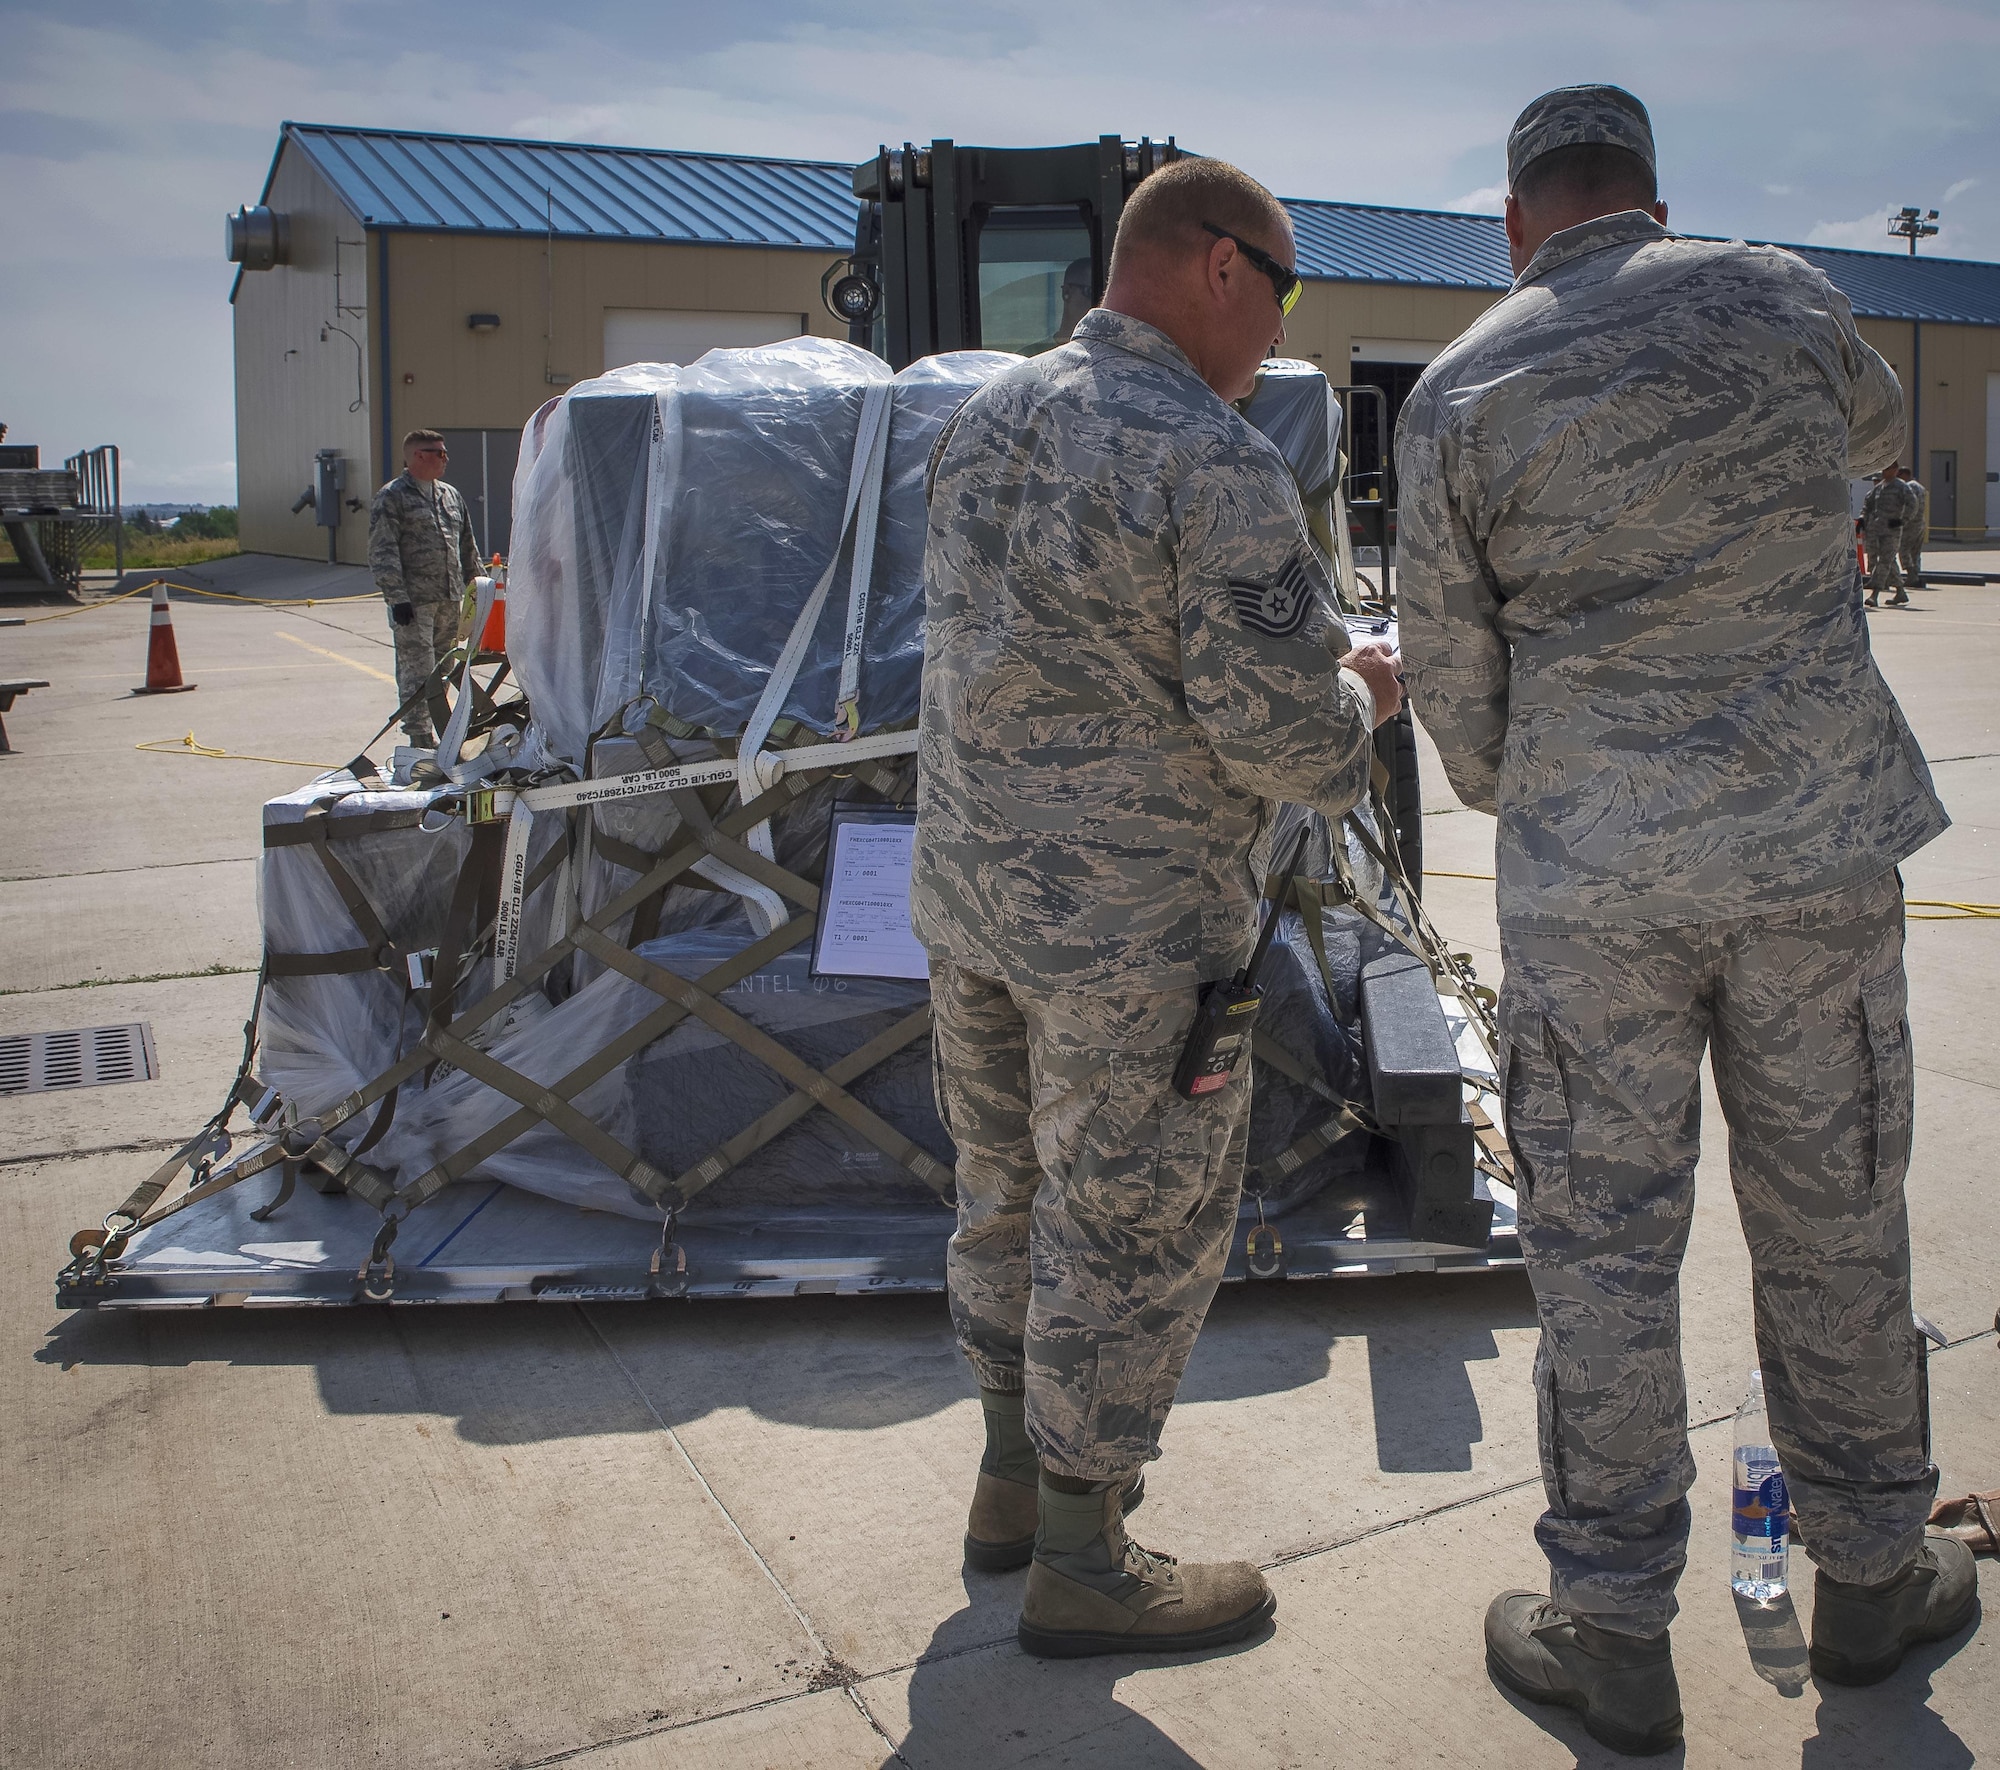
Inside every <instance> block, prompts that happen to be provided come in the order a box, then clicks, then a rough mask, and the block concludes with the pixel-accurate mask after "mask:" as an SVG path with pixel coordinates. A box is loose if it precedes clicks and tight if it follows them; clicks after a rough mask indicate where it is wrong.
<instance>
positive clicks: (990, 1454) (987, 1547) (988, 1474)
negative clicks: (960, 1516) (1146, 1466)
mask: <svg viewBox="0 0 2000 1770" xmlns="http://www.w3.org/2000/svg"><path fill="white" fill-rule="evenodd" d="M979 1406H980V1409H981V1411H982V1412H983V1413H984V1414H985V1416H986V1450H985V1454H984V1455H982V1456H981V1457H980V1459H979V1482H978V1485H977V1486H976V1487H975V1488H974V1489H973V1491H972V1512H971V1515H970V1516H969V1517H968V1518H967V1519H966V1524H965V1564H966V1566H968V1567H976V1568H978V1569H979V1570H980V1572H982V1573H1007V1572H1009V1571H1011V1570H1012V1569H1014V1568H1016V1567H1026V1566H1027V1565H1028V1563H1029V1561H1030V1560H1032V1559H1033V1557H1034V1553H1035V1527H1036V1525H1037V1524H1038V1523H1039V1522H1040V1520H1041V1507H1040V1504H1039V1502H1038V1499H1037V1495H1036V1484H1037V1483H1038V1482H1039V1480H1040V1478H1041V1472H1042V1466H1041V1462H1040V1460H1039V1459H1038V1458H1037V1457H1036V1455H1035V1447H1034V1445H1033V1444H1032V1443H1031V1442H1030V1441H1029V1438H1028V1422H1027V1415H1026V1410H1025V1406H1024V1401H1023V1397H1022V1394H1021V1391H1020V1390H1018V1389H982V1390H980V1392H979ZM1145 1497H1146V1474H1145V1471H1144V1470H1143V1469H1142V1470H1141V1471H1140V1472H1139V1473H1138V1474H1137V1475H1134V1476H1133V1477H1132V1481H1131V1484H1130V1485H1129V1486H1128V1487H1127V1488H1126V1489H1125V1499H1124V1509H1125V1511H1126V1512H1127V1513H1131V1512H1136V1511H1137V1510H1138V1509H1139V1506H1140V1504H1141V1503H1142V1502H1143V1501H1144V1500H1145Z"/></svg>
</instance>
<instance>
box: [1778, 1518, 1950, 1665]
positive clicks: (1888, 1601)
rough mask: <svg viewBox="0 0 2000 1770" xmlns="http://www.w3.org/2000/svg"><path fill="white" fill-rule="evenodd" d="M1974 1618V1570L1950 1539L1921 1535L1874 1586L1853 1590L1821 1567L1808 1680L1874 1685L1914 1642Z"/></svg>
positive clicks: (1936, 1637) (1816, 1585)
mask: <svg viewBox="0 0 2000 1770" xmlns="http://www.w3.org/2000/svg"><path fill="white" fill-rule="evenodd" d="M1978 1613H1979V1569H1978V1567H1977V1565H1976V1564H1975V1563H1974V1561H1973V1559H1972V1551H1971V1550H1970V1549H1969V1548H1967V1547H1966V1546H1965V1544H1963V1543H1961V1542H1959V1541H1957V1540H1956V1539H1955V1538H1952V1537H1949V1536H1945V1535H1943V1534H1941V1533H1939V1532H1936V1531H1932V1532H1928V1533H1926V1535H1925V1537H1924V1542H1923V1547H1922V1548H1920V1549H1919V1550H1918V1551H1917V1558H1916V1560H1915V1561H1913V1562H1912V1563H1911V1564H1910V1565H1909V1566H1908V1567H1906V1568H1904V1569H1903V1571H1902V1572H1901V1573H1899V1574H1898V1575H1897V1576H1896V1577H1895V1578H1894V1579H1892V1580H1889V1581H1887V1582H1886V1583H1884V1584H1882V1585H1879V1586H1851V1585H1848V1584H1847V1583H1846V1582H1845V1581H1844V1580H1837V1579H1834V1578H1832V1577H1830V1576H1829V1575H1828V1574H1827V1573H1826V1572H1825V1571H1824V1570H1823V1569H1822V1570H1821V1571H1820V1572H1819V1573H1818V1574H1816V1575H1815V1577H1814V1580H1813V1619H1812V1650H1811V1653H1810V1655H1809V1658H1810V1659H1811V1661H1812V1669H1813V1676H1814V1677H1815V1678H1824V1679H1826V1680H1827V1682H1828V1683H1830V1684H1879V1683H1881V1681H1882V1680H1883V1679H1884V1678H1886V1677H1888V1675H1889V1674H1890V1673H1891V1672H1893V1671H1894V1670H1895V1669H1896V1668H1897V1667H1898V1666H1899V1665H1901V1664H1902V1663H1903V1655H1904V1654H1905V1653H1906V1652H1907V1651H1908V1650H1909V1649H1910V1648H1912V1647H1914V1646H1915V1645H1916V1644H1917V1643H1918V1642H1919V1641H1942V1640H1944V1639H1945V1638H1946V1637H1947V1636H1949V1635H1955V1634H1957V1633H1958V1631H1959V1630H1960V1629H1962V1628H1964V1627H1965V1625H1966V1624H1967V1623H1969V1622H1970V1621H1972V1619H1973V1618H1974V1617H1975V1616H1976V1615H1978Z"/></svg>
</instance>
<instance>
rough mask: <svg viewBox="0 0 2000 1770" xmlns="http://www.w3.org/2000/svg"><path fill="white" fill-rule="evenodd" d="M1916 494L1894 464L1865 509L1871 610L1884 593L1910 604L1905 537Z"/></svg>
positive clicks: (1863, 522)
mask: <svg viewBox="0 0 2000 1770" xmlns="http://www.w3.org/2000/svg"><path fill="white" fill-rule="evenodd" d="M1916 508H1917V498H1916V494H1915V493H1914V492H1912V491H1911V490H1910V488H1909V487H1908V486H1907V485H1905V484H1904V483H1903V480H1902V476H1901V475H1900V474H1898V473H1897V471H1896V464H1895V463H1894V462H1893V461H1892V462H1890V463H1889V465H1888V466H1887V467H1886V468H1884V469H1883V470H1882V477H1881V478H1880V480H1878V481H1877V482H1876V483H1875V484H1874V485H1873V486H1871V487H1870V488H1869V490H1868V496H1867V498H1866V499H1864V500H1863V502H1862V505H1861V535H1862V540H1863V542H1864V543H1865V544H1866V546H1867V549H1868V606H1869V607H1870V608H1873V607H1875V606H1876V602H1877V599H1878V598H1879V597H1880V596H1881V594H1882V592H1883V591H1884V590H1894V591H1895V592H1896V594H1895V596H1894V598H1893V599H1892V600H1893V601H1895V602H1897V603H1906V602H1908V601H1909V600H1910V593H1909V590H1908V588H1907V587H1906V586H1905V584H1904V581H1903V533H1904V530H1905V529H1906V528H1907V527H1908V525H1909V521H1910V518H1911V517H1912V516H1913V515H1915V514H1916Z"/></svg>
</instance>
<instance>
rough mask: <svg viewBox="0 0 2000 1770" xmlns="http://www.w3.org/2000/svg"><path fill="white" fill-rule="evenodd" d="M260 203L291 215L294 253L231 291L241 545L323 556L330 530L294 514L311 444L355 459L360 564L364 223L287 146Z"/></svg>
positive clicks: (367, 293)
mask: <svg viewBox="0 0 2000 1770" xmlns="http://www.w3.org/2000/svg"><path fill="white" fill-rule="evenodd" d="M265 200H266V201H267V202H268V203H269V204H270V206H271V207H272V208H273V209H277V210H281V211H283V212H284V213H285V214H287V215H289V216H290V217H291V228H292V250H291V262H290V263H289V264H284V265H279V266H277V267H276V268H275V269H272V270H262V271H245V272H244V273H243V274H242V276H241V278H240V280H239V283H238V286H237V291H236V299H235V310H234V314H233V323H234V327H235V333H236V501H237V509H238V521H239V526H240V531H241V534H242V538H243V547H244V549H245V551H246V552H252V553H289V554H294V555H296V556H298V557H299V558H302V559H324V558H325V557H326V536H327V532H326V530H325V529H322V528H320V527H318V526H316V524H315V523H314V521H313V513H312V510H311V509H310V508H307V509H305V510H302V511H300V512H299V513H298V514H297V515H296V516H294V515H292V514H291V513H290V512H291V505H292V503H293V501H294V500H295V499H296V498H297V497H298V495H299V493H300V492H301V491H303V490H304V489H305V488H306V487H307V486H308V485H310V484H311V483H312V479H313V454H314V451H315V450H318V449H339V450H340V451H341V453H342V454H343V455H344V456H345V457H346V459H347V462H348V467H347V496H348V497H349V498H355V499H359V500H360V501H361V506H362V507H361V509H360V510H358V511H352V510H344V511H343V520H342V522H341V525H340V528H339V530H338V531H337V533H338V540H339V546H340V558H341V559H342V560H344V561H347V562H348V563H350V564H354V563H359V562H360V561H363V560H365V559H366V558H367V555H368V508H367V500H368V494H369V490H370V486H371V482H370V477H369V476H370V474H371V472H372V471H373V463H372V457H371V454H370V439H371V435H372V432H371V424H370V421H371V419H372V418H373V416H374V409H375V385H374V382H375V377H374V373H373V367H374V365H373V359H372V356H371V353H370V352H369V349H368V324H369V315H368V313H367V309H368V307H369V306H370V303H371V292H372V290H373V287H374V284H373V282H372V280H371V278H370V275H369V268H370V256H371V255H370V253H369V250H368V246H367V242H366V240H365V238H364V236H363V233H362V229H361V224H360V223H359V222H358V221H356V220H355V219H354V217H353V216H352V215H350V214H349V213H348V212H347V210H346V209H345V208H344V207H343V206H342V205H341V203H340V201H339V199H338V198H337V197H336V196H335V195H334V192H333V188H332V186H330V185H329V184H328V183H327V182H326V180H325V179H323V178H321V177H320V175H319V173H318V172H317V171H315V170H314V169H313V166H312V163H311V161H309V160H308V159H306V157H305V156H304V155H303V154H301V153H298V152H296V151H295V150H293V149H291V148H289V147H288V148H287V149H286V150H285V152H284V154H283V155H282V156H281V157H280V159H279V161H278V166H277V170H276V173H275V175H274V176H273V178H272V182H271V193H270V195H269V197H268V198H266V199H265ZM341 241H346V242H351V243H350V244H344V245H342V244H338V243H337V242H341ZM336 253H337V254H338V262H339V276H338V279H336V277H335V259H336ZM336 280H337V282H338V298H337V299H336ZM354 309H360V310H361V311H360V312H355V311H352V310H354ZM335 326H338V327H339V328H340V329H341V330H340V331H338V332H336V331H334V330H333V329H332V328H333V327H335ZM322 332H324V336H322ZM342 333H345V334H347V335H346V336H342ZM357 402H358V403H357Z"/></svg>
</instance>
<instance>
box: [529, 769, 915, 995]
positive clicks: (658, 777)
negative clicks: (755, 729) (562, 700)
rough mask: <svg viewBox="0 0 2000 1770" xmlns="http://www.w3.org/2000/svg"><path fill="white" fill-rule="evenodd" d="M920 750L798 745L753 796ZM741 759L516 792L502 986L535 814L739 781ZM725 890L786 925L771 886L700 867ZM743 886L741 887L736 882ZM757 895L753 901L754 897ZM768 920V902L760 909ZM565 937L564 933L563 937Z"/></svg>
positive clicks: (762, 774) (763, 772)
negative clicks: (794, 780)
mask: <svg viewBox="0 0 2000 1770" xmlns="http://www.w3.org/2000/svg"><path fill="white" fill-rule="evenodd" d="M916 747H917V734H916V733H915V732H914V731H878V732H876V733H875V734H874V736H872V737H865V738H856V739H855V740H854V741H853V742H852V743H849V744H840V743H825V744H800V745H798V746H797V747H796V748H794V749H790V750H772V751H769V752H767V753H766V754H765V755H764V756H762V757H760V758H759V759H758V767H757V778H758V785H757V786H756V787H754V788H752V790H751V793H750V797H751V798H755V797H756V796H757V795H758V794H759V793H761V792H765V791H768V790H769V788H770V787H771V786H772V785H774V784H775V783H776V782H777V781H779V780H780V779H782V778H783V777H784V776H785V775H786V774H788V773H795V772H797V771H799V770H802V769H813V768H845V767H846V766H847V765H848V764H850V763H854V762H872V761H874V760H875V759H876V758H877V757H881V756H908V755H910V754H911V753H912V752H913V751H915V749H916ZM737 772H738V771H737V762H736V759H735V758H733V757H729V756H718V757H716V758H715V760H713V761H712V762H683V763H681V764H680V765H679V766H678V767H676V768H648V769H645V770H643V771H642V772H640V773H638V774H620V775H614V776H612V777H611V778H610V779H609V780H601V781H562V782H558V783H557V784H556V785H554V786H547V787H528V788H526V789H524V790H523V791H522V792H520V793H519V794H517V795H516V796H515V799H514V809H513V811H512V813H511V814H510V816H509V821H508V825H507V849H506V856H505V858H504V859H503V860H502V862H501V865H500V911H499V918H498V920H497V922H496V923H495V926H494V957H495V958H496V959H498V960H499V962H500V977H501V980H502V981H503V982H504V981H505V980H506V979H507V978H509V977H512V976H513V975H514V965H515V962H516V958H517V956H518V951H519V944H520V925H521V898H522V893H523V891H524V890H525V888H526V885H527V880H528V835H529V831H530V828H531V826H532V824H533V821H534V815H535V813H536V812H538V811H567V810H568V809H569V808H570V807H572V806H575V805H604V804H608V803H610V802H612V801H614V800H621V799H644V798H648V797H650V796H651V795H653V794H656V793H672V792H675V791H677V790H678V789H680V788H682V787H712V786H715V785H716V784H717V783H718V782H721V781H733V780H735V779H736V778H737ZM711 864H713V865H714V866H716V867H720V868H722V869H723V870H725V871H727V872H728V873H729V874H730V879H728V880H725V879H723V878H721V877H719V876H718V875H717V874H716V873H714V872H711V871H709V870H708V869H709V867H710V865H711ZM696 870H697V871H699V872H703V873H704V874H705V876H706V877H708V878H709V879H711V880H713V881H714V883H716V884H718V885H721V886H723V887H724V888H725V889H726V890H730V891H735V892H739V893H740V894H741V895H742V896H743V897H744V898H745V900H746V901H749V902H758V903H761V902H762V899H763V898H764V897H765V896H769V897H770V898H771V899H772V900H773V902H774V903H776V904H777V905H778V908H779V914H778V916H777V918H776V920H775V921H773V922H772V926H773V927H777V926H779V925H780V924H782V923H783V922H784V921H786V920H787V919H788V917H787V914H786V913H785V912H784V909H783V900H782V899H779V898H778V896H777V894H776V893H775V892H771V891H769V890H768V888H767V887H765V886H763V885H759V884H757V883H756V881H754V880H752V879H748V878H746V877H745V876H744V875H743V874H741V873H738V872H737V871H736V870H735V868H733V867H730V866H728V865H727V863H726V862H723V861H718V860H715V859H714V857H713V856H711V857H709V859H708V860H704V861H703V862H702V863H701V865H700V866H699V867H697V869H696ZM734 880H741V881H742V883H741V884H737V883H733V882H732V881H734ZM753 892H754V895H753ZM763 907H764V909H765V912H766V914H767V915H768V914H769V912H770V908H771V906H770V905H769V904H765V905H763ZM565 932H566V931H565Z"/></svg>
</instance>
